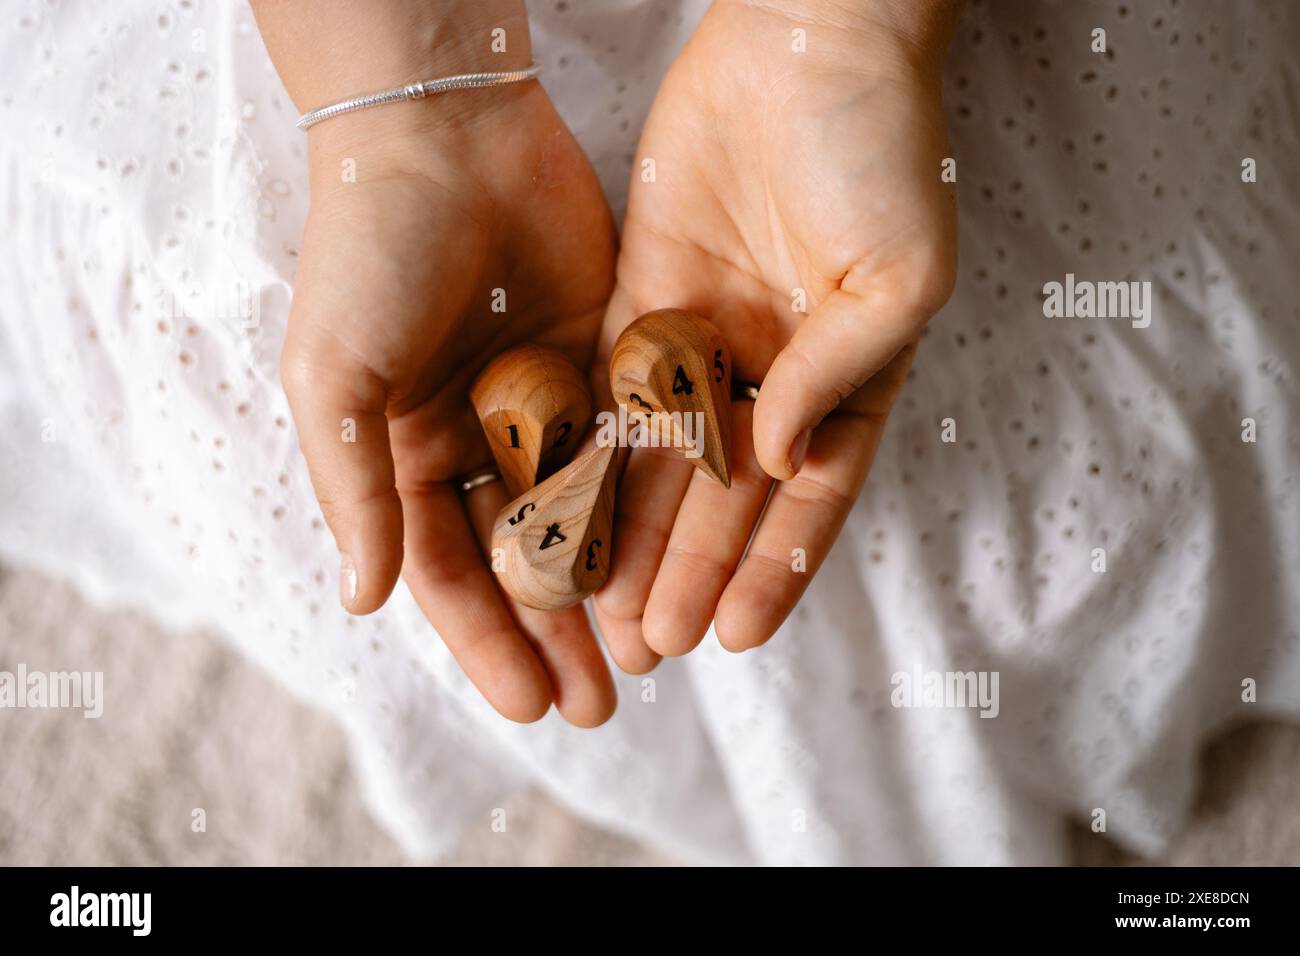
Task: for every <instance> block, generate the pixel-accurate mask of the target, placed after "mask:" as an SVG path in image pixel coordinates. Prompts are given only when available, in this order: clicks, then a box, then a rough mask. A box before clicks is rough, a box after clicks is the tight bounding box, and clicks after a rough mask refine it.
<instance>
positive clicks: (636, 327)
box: [609, 309, 731, 488]
mask: <svg viewBox="0 0 1300 956" xmlns="http://www.w3.org/2000/svg"><path fill="white" fill-rule="evenodd" d="M609 387H610V390H611V391H612V392H613V393H614V398H615V400H616V401H618V402H620V403H622V404H623V405H626V406H627V409H628V411H629V412H630V413H635V412H645V413H649V414H650V415H652V416H653V415H655V414H658V415H660V416H661V420H663V421H665V422H667V423H668V424H669V427H670V429H669V430H670V432H671V434H672V438H673V442H672V443H673V444H674V445H675V446H676V447H678V448H683V449H684V450H685V446H686V445H688V444H690V443H691V442H695V443H700V444H702V447H697V448H695V449H694V452H695V454H694V455H691V456H688V457H690V458H691V460H692V461H694V463H695V465H696V466H697V467H698V468H700V469H701V470H702V471H703V472H704V473H705V474H707V475H710V476H711V477H713V478H716V479H717V480H718V481H720V482H722V484H723V485H725V486H726V487H728V488H730V487H731V352H730V351H729V350H728V349H727V343H726V342H725V341H724V340H723V338H722V333H721V332H719V331H718V329H717V327H715V326H714V325H713V323H712V322H709V321H708V320H707V319H704V318H702V317H700V316H698V315H695V314H694V313H692V312H687V311H686V310H684V309H658V310H656V311H654V312H647V313H646V314H645V315H643V316H641V318H639V319H637V320H636V321H635V322H633V323H632V324H631V325H629V326H628V327H627V328H626V329H624V330H623V334H622V335H620V336H619V337H618V341H616V342H615V343H614V351H613V354H612V355H611V356H610V359H609ZM686 416H690V418H689V419H688V418H687V417H686ZM696 423H698V426H699V427H696Z"/></svg>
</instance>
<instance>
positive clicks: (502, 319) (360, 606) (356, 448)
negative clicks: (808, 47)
mask: <svg viewBox="0 0 1300 956" xmlns="http://www.w3.org/2000/svg"><path fill="white" fill-rule="evenodd" d="M400 5H401V4H399V6H400ZM389 6H390V7H391V6H392V3H391V2H390V4H389ZM417 6H427V5H422V4H421V5H417ZM508 6H510V7H515V6H518V5H516V4H514V3H511V4H508ZM331 9H332V7H331ZM355 9H356V8H352V10H355ZM519 11H520V13H522V6H519ZM384 12H385V14H386V15H391V13H392V11H391V10H388V9H385V11H384ZM258 13H259V18H260V19H261V20H266V19H267V18H268V17H270V18H271V19H272V20H274V18H275V17H276V16H278V15H279V8H278V7H276V6H275V5H274V4H271V5H270V6H269V7H267V6H265V5H264V6H263V7H260V8H259V10H258ZM348 15H349V16H351V15H353V14H352V13H351V12H350V11H349V13H348ZM440 15H444V16H445V12H443V13H441V14H440ZM497 20H498V21H500V20H501V18H497ZM489 22H490V21H489ZM276 26H277V24H275V23H272V24H270V25H269V28H268V24H267V23H265V22H263V23H262V27H263V32H264V33H265V34H267V40H268V46H269V47H271V52H272V54H273V56H275V59H276V62H277V65H279V67H280V70H281V73H282V75H283V74H285V72H286V67H285V65H284V64H283V63H281V60H282V59H284V60H293V59H294V58H295V56H301V51H300V49H299V48H298V47H295V49H294V54H293V55H291V54H290V53H289V52H287V51H282V52H283V56H278V55H276V53H277V51H276V49H275V47H276V46H277V43H278V42H279V41H284V42H288V40H287V39H286V38H285V35H284V33H283V32H280V33H278V34H277V33H276V29H275V28H276ZM515 26H516V27H518V29H514V30H513V31H512V34H511V36H512V41H514V42H516V43H523V44H524V45H526V38H527V26H526V23H523V24H522V25H520V24H518V23H516V24H515ZM294 29H299V28H298V27H297V26H296V25H295V27H294ZM481 36H482V44H481V48H482V51H483V54H486V51H487V49H488V31H487V29H486V28H485V29H484V30H483V31H482V33H481ZM521 37H522V40H521V39H520V38H521ZM290 39H291V38H290ZM299 46H300V44H299ZM320 59H322V60H327V59H328V56H327V51H324V50H323V51H321V56H320ZM473 59H474V57H467V58H466V62H464V63H457V64H455V65H454V66H451V67H450V68H449V60H448V59H447V58H446V57H443V58H440V61H439V62H438V64H437V65H435V67H425V68H422V75H423V77H424V78H427V77H428V76H431V75H442V74H446V73H456V72H468V71H471V70H478V69H511V68H516V67H517V66H519V65H526V63H527V62H528V59H527V57H526V56H524V57H520V56H517V55H515V56H512V57H511V62H510V63H508V64H502V65H496V64H493V63H491V61H490V59H488V58H487V57H486V55H478V56H477V65H471V63H470V61H471V60H473ZM457 67H459V68H457ZM414 78H415V77H405V76H397V77H396V78H395V79H394V80H393V81H391V82H389V83H388V85H396V84H397V83H401V82H404V81H409V80H410V79H414ZM285 80H286V84H287V85H288V86H289V88H290V92H291V94H293V95H294V98H295V101H298V100H300V99H301V100H302V101H303V102H298V105H299V107H300V108H303V109H309V108H314V107H316V106H320V105H322V104H323V103H325V102H330V101H331V98H330V97H326V96H324V95H322V94H320V93H316V92H313V93H304V92H301V90H295V88H294V85H295V84H294V83H293V82H291V80H290V77H289V76H285ZM383 85H385V84H379V86H383ZM374 88H376V87H375V85H374V84H373V83H372V84H371V85H370V86H369V87H354V88H352V89H349V90H346V91H342V90H341V91H338V92H339V94H340V95H335V96H333V97H332V98H333V99H338V98H341V97H342V96H346V95H348V94H349V93H357V92H368V91H369V90H370V89H374ZM309 142H310V166H311V191H312V199H311V210H310V214H309V217H308V220H307V227H306V232H305V235H304V237H303V242H302V252H301V264H300V266H299V269H298V274H297V277H296V280H295V289H294V301H293V308H292V311H291V314H290V317H289V329H288V333H287V337H286V340H285V345H284V351H283V353H282V356H281V377H282V379H283V384H284V388H285V392H286V394H287V395H288V397H289V402H290V405H291V407H292V409H293V416H294V421H295V423H296V425H297V428H298V434H299V440H300V442H301V445H302V450H303V454H304V455H305V457H306V459H307V464H308V467H309V470H310V472H311V478H312V485H313V487H314V489H315V491H316V496H317V498H318V499H319V501H320V505H321V509H322V511H323V513H324V516H325V520H326V521H327V523H328V524H329V527H330V530H331V531H332V532H333V534H334V538H335V541H336V542H337V544H338V547H339V551H340V553H341V555H342V560H341V566H342V570H341V574H340V591H341V599H342V602H343V604H344V607H345V608H347V610H349V611H351V612H353V613H355V614H366V613H369V612H371V611H374V610H375V609H377V608H379V607H380V606H381V605H382V604H383V603H384V601H385V600H386V599H387V598H388V595H389V593H390V592H391V590H392V588H393V586H394V584H395V583H396V580H397V576H398V574H399V572H400V573H402V575H403V576H404V578H405V580H406V582H407V584H408V586H409V587H410V590H411V593H412V594H413V595H414V597H415V599H416V601H417V602H418V603H419V605H420V608H421V609H422V611H423V612H424V614H425V615H426V616H427V617H428V619H429V621H430V622H431V623H432V624H433V626H434V627H435V628H436V629H437V630H438V633H439V634H440V635H441V636H442V639H443V641H444V642H445V643H446V645H447V647H448V648H449V649H450V651H451V652H452V654H454V655H455V657H456V659H457V660H458V661H459V663H460V664H461V666H462V667H463V668H464V670H465V673H466V674H467V675H468V677H469V678H470V680H471V681H473V682H474V684H475V685H476V686H477V687H478V689H479V690H480V691H481V692H482V693H483V695H484V696H485V697H486V698H487V699H488V701H489V702H491V704H492V705H493V706H494V707H495V708H496V709H497V710H498V711H499V712H500V713H501V714H503V715H504V716H506V717H509V718H511V719H513V720H517V721H532V720H536V719H538V718H540V717H541V716H542V715H543V714H545V713H546V711H547V709H548V708H549V707H550V705H551V703H552V702H554V703H555V704H556V706H557V708H558V709H559V711H560V712H561V714H562V715H563V716H564V717H565V718H566V719H568V720H569V721H570V722H571V723H574V724H577V725H579V726H595V725H597V724H600V723H602V722H603V721H605V720H606V719H608V717H609V716H610V714H612V713H613V710H614V706H615V692H614V686H613V681H612V679H611V677H610V674H609V671H608V668H607V667H606V665H605V662H604V659H603V657H602V655H601V653H600V650H599V648H598V646H597V643H596V639H595V637H594V635H593V634H592V632H591V629H590V626H589V625H588V623H587V619H586V615H585V613H584V612H583V610H582V608H581V607H578V608H573V609H570V610H567V611H561V612H541V611H533V610H530V609H528V608H523V607H520V606H517V605H514V604H512V603H511V602H510V601H509V600H508V599H507V598H505V597H504V596H503V594H502V593H501V592H500V590H499V589H498V587H497V584H496V581H495V578H494V575H493V573H492V572H491V570H490V569H489V567H488V565H487V563H486V562H485V560H484V554H483V552H484V550H486V549H487V547H488V541H489V539H490V535H491V527H492V523H493V519H494V518H495V516H496V514H497V512H498V510H499V509H500V508H501V507H503V506H504V505H505V504H506V493H505V490H504V487H503V485H502V484H501V483H500V482H495V483H493V484H489V485H486V486H483V487H482V488H479V489H476V490H474V491H472V492H470V493H469V494H468V495H462V494H461V493H460V491H459V488H458V482H457V479H458V478H460V477H462V476H464V475H465V474H466V473H468V472H471V471H473V470H474V469H476V468H481V467H484V466H490V465H491V464H492V458H491V455H490V453H489V451H488V448H487V444H486V442H485V440H484V437H483V434H482V430H481V427H480V425H479V423H478V420H477V418H476V416H475V414H474V411H473V408H472V406H471V405H470V403H469V400H468V390H469V387H470V384H471V383H472V382H473V380H474V377H475V376H476V375H477V373H478V372H479V371H480V370H481V369H482V368H483V366H484V365H485V364H486V363H487V362H488V361H489V360H491V359H492V358H493V357H495V356H496V355H497V354H499V353H500V352H502V351H504V350H505V349H508V348H510V347H511V346H514V345H518V344H523V343H525V342H537V343H543V344H547V345H551V346H553V347H555V348H557V349H559V350H560V351H562V352H564V353H565V354H566V355H567V356H568V357H569V358H570V359H571V360H572V361H573V362H574V363H575V364H577V365H578V366H579V367H580V368H586V367H588V366H589V365H590V362H591V358H592V351H593V348H594V344H595V338H596V334H597V330H598V328H599V325H600V320H601V316H602V314H603V310H604V306H605V303H606V301H607V299H608V297H609V291H610V288H611V285H612V278H613V256H614V238H613V228H612V223H611V219H610V215H609V210H608V207H607V205H606V203H605V199H604V195H603V193H602V191H601V188H600V185H599V183H598V181H597V179H596V176H595V174H594V172H593V171H592V169H591V166H590V164H589V163H588V161H587V159H586V157H585V156H584V155H583V153H582V151H581V149H580V148H579V146H578V144H577V143H576V141H575V140H574V139H573V137H572V135H571V134H570V133H569V131H568V129H567V128H566V127H565V126H564V123H563V122H562V121H561V119H560V118H559V116H558V115H557V114H556V112H555V110H554V108H553V107H552V105H551V103H550V100H549V99H548V97H547V96H546V93H545V92H544V91H543V90H542V88H541V86H540V85H539V84H537V83H535V82H527V83H522V84H517V85H512V86H505V87H498V88H494V89H485V90H466V91H456V92H452V93H446V94H442V95H439V96H435V97H432V98H430V99H426V100H422V101H419V102H414V103H401V104H397V105H392V106H384V107H377V108H375V109H371V110H364V111H361V112H358V113H353V114H346V115H343V116H340V117H336V118H333V119H330V120H326V121H325V122H323V123H321V124H320V125H319V126H316V127H313V128H312V130H311V132H310V134H309ZM345 160H351V161H353V162H354V163H355V171H356V176H355V182H347V181H344V179H343V177H342V176H341V175H340V172H341V170H342V169H343V164H344V162H345ZM498 289H500V290H504V295H505V311H493V304H494V298H495V297H496V296H498V295H499V294H500V293H495V292H494V290H498ZM349 421H351V422H353V423H355V425H354V426H351V427H352V428H353V430H354V431H355V441H347V440H345V436H346V430H347V429H349V427H350V426H349V425H348V422H349Z"/></svg>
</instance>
